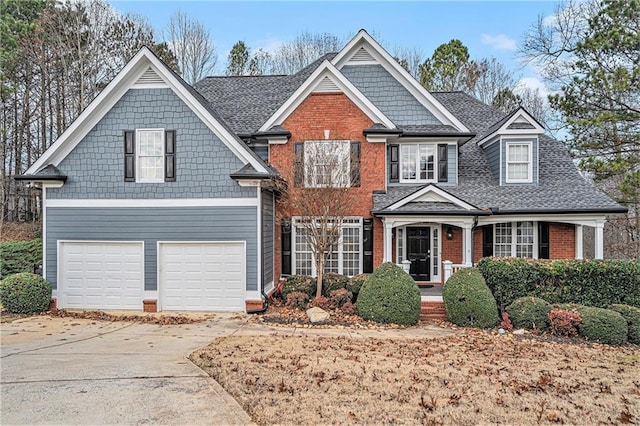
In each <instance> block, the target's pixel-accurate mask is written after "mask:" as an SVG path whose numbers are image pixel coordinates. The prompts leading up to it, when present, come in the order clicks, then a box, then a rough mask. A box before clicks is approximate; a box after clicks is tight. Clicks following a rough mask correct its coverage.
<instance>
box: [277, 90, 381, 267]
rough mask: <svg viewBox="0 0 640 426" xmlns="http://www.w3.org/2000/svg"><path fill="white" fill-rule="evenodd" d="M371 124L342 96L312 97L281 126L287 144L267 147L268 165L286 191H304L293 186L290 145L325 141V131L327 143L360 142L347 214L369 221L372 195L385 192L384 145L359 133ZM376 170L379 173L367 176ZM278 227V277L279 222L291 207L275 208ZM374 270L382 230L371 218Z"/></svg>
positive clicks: (279, 262) (378, 259)
mask: <svg viewBox="0 0 640 426" xmlns="http://www.w3.org/2000/svg"><path fill="white" fill-rule="evenodd" d="M372 124H373V122H372V121H371V119H370V118H369V117H367V116H366V115H365V114H364V113H363V112H362V111H361V110H360V109H359V108H358V107H357V106H356V105H355V104H354V103H353V102H351V100H350V99H349V98H348V97H347V96H346V95H344V94H342V93H312V94H310V95H309V96H308V97H307V98H306V99H305V100H304V101H303V102H302V103H301V104H300V105H299V106H298V107H297V108H296V110H295V111H294V112H293V113H292V114H291V115H289V117H287V119H286V120H285V121H284V123H283V124H282V126H283V127H284V128H285V129H287V130H288V131H290V132H291V138H290V139H289V142H287V143H286V144H283V145H271V146H270V147H269V161H270V162H271V164H273V165H274V166H275V167H276V168H277V169H278V171H279V172H280V173H281V175H282V176H283V177H284V178H285V179H286V180H287V182H288V183H289V190H290V191H304V190H305V189H304V188H295V187H294V186H293V172H294V159H295V158H294V145H293V144H294V143H296V142H304V141H305V140H322V139H325V130H329V139H331V140H350V141H359V142H360V169H361V170H362V173H361V174H360V187H358V188H351V189H349V191H352V192H353V193H354V194H355V197H356V202H354V203H353V209H352V211H351V212H350V213H349V214H350V215H353V216H359V217H363V218H370V217H372V216H371V209H372V208H373V197H372V192H373V191H374V190H381V189H384V188H385V175H384V170H385V158H386V157H385V144H383V143H382V144H380V143H378V144H374V143H369V142H367V140H366V138H365V137H364V135H363V134H362V131H363V130H364V129H366V128H368V127H371V125H372ZM372 170H380V171H381V172H380V173H371V171H372ZM277 211H278V221H277V222H278V224H277V229H276V232H277V234H276V270H275V276H276V277H278V276H280V273H281V269H282V260H281V259H282V257H281V252H282V244H281V232H280V220H279V219H281V218H283V217H291V216H295V215H297V212H296V210H295V207H286V206H283V205H282V203H279V204H278V208H277ZM373 225H374V226H373V235H374V237H373V238H374V257H373V263H374V268H375V267H376V266H378V265H379V264H380V263H382V254H383V228H382V222H381V221H380V219H377V218H374V221H373Z"/></svg>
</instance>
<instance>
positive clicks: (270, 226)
mask: <svg viewBox="0 0 640 426" xmlns="http://www.w3.org/2000/svg"><path fill="white" fill-rule="evenodd" d="M274 216H275V212H274V199H273V193H272V192H269V191H263V192H262V283H263V285H264V286H266V285H267V284H269V283H270V282H271V281H273V251H274V248H275V247H274Z"/></svg>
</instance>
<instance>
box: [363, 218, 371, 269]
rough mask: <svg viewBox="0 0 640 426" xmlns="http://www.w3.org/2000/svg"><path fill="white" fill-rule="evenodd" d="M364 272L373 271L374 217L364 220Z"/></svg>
mask: <svg viewBox="0 0 640 426" xmlns="http://www.w3.org/2000/svg"><path fill="white" fill-rule="evenodd" d="M362 237H363V238H362V272H363V273H365V274H370V273H372V272H373V219H363V220H362Z"/></svg>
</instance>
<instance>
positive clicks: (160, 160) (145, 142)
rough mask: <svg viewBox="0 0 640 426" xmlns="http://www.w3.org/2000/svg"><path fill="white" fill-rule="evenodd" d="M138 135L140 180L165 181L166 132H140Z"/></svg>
mask: <svg viewBox="0 0 640 426" xmlns="http://www.w3.org/2000/svg"><path fill="white" fill-rule="evenodd" d="M137 134H138V169H139V170H138V177H139V180H143V181H144V180H149V181H162V180H163V179H164V147H163V145H164V131H163V130H139V131H138V132H137Z"/></svg>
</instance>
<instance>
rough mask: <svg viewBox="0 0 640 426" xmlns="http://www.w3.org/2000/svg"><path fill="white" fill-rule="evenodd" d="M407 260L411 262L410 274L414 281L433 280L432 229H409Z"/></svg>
mask: <svg viewBox="0 0 640 426" xmlns="http://www.w3.org/2000/svg"><path fill="white" fill-rule="evenodd" d="M407 259H409V260H410V261H411V268H410V269H409V274H410V275H411V277H412V278H413V279H414V280H416V281H429V280H430V279H431V274H430V273H429V272H430V269H431V268H430V267H429V264H430V263H431V228H428V227H424V228H407Z"/></svg>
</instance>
